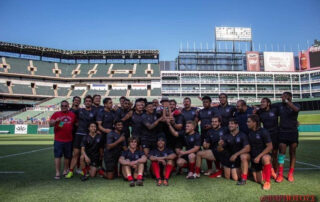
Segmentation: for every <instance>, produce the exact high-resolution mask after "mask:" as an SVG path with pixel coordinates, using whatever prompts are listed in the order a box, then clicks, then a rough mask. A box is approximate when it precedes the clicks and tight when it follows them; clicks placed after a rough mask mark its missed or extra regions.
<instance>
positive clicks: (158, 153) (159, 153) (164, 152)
mask: <svg viewBox="0 0 320 202" xmlns="http://www.w3.org/2000/svg"><path fill="white" fill-rule="evenodd" d="M170 154H173V151H172V149H169V148H165V149H164V150H162V151H160V150H159V149H158V148H157V149H153V150H151V151H150V153H149V156H155V157H166V156H169V155H170Z"/></svg>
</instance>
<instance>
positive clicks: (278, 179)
mask: <svg viewBox="0 0 320 202" xmlns="http://www.w3.org/2000/svg"><path fill="white" fill-rule="evenodd" d="M282 181H283V176H282V175H278V177H277V179H276V182H278V183H280V182H282Z"/></svg>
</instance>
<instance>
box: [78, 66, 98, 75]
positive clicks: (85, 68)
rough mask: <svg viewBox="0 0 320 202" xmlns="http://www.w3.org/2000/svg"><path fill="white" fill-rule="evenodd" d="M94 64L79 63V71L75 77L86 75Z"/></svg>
mask: <svg viewBox="0 0 320 202" xmlns="http://www.w3.org/2000/svg"><path fill="white" fill-rule="evenodd" d="M93 66H94V64H81V66H80V73H79V74H78V75H77V77H88V76H89V74H88V72H89V71H90V70H91V69H93Z"/></svg>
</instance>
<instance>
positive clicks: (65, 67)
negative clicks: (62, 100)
mask: <svg viewBox="0 0 320 202" xmlns="http://www.w3.org/2000/svg"><path fill="white" fill-rule="evenodd" d="M58 67H59V69H60V70H61V75H60V77H70V76H72V71H73V70H74V69H76V68H77V65H76V64H65V63H58Z"/></svg>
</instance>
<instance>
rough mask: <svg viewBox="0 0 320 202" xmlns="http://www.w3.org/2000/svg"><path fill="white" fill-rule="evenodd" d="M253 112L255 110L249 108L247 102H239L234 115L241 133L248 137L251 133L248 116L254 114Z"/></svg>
mask: <svg viewBox="0 0 320 202" xmlns="http://www.w3.org/2000/svg"><path fill="white" fill-rule="evenodd" d="M253 111H254V109H253V108H252V107H249V106H247V103H246V101H244V100H238V102H237V111H236V113H235V114H234V116H235V118H236V119H237V120H238V123H239V129H240V131H241V132H243V133H245V134H247V135H248V133H249V128H248V125H247V120H248V116H249V115H251V114H253Z"/></svg>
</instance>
